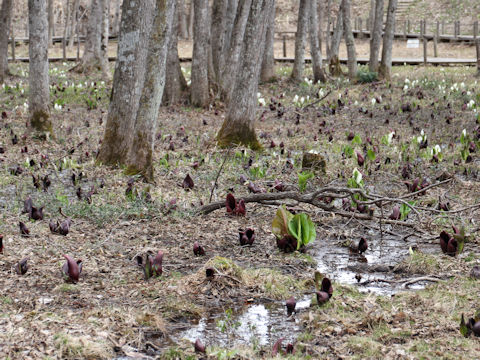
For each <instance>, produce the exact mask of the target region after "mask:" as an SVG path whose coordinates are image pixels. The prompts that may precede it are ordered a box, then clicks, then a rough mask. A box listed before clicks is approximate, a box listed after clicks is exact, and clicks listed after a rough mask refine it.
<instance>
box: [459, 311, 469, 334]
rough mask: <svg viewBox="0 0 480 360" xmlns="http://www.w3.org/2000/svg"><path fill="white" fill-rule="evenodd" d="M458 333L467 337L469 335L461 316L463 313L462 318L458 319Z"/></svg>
mask: <svg viewBox="0 0 480 360" xmlns="http://www.w3.org/2000/svg"><path fill="white" fill-rule="evenodd" d="M460 334H462V335H463V336H464V337H468V335H470V331H469V330H468V328H467V324H465V318H464V317H463V314H462V320H460Z"/></svg>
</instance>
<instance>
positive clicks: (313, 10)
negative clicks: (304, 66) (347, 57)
mask: <svg viewBox="0 0 480 360" xmlns="http://www.w3.org/2000/svg"><path fill="white" fill-rule="evenodd" d="M308 1H309V3H310V4H309V5H310V9H309V10H308V11H309V12H310V21H309V22H308V23H309V27H310V31H309V33H310V54H311V55H312V69H313V82H314V83H317V82H318V81H321V82H325V81H326V80H327V78H326V76H325V73H324V72H323V68H322V51H321V50H320V44H319V36H318V20H317V13H318V12H317V0H308Z"/></svg>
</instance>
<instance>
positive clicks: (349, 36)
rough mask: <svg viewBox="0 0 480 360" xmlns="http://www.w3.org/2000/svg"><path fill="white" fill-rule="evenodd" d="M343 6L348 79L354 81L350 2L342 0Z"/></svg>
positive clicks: (353, 45)
mask: <svg viewBox="0 0 480 360" xmlns="http://www.w3.org/2000/svg"><path fill="white" fill-rule="evenodd" d="M342 2H343V6H342V10H343V28H344V29H345V31H344V34H345V43H346V45H347V54H348V60H347V65H348V77H349V78H350V80H355V78H356V76H357V55H356V52H355V39H354V37H353V31H352V23H351V21H350V0H342Z"/></svg>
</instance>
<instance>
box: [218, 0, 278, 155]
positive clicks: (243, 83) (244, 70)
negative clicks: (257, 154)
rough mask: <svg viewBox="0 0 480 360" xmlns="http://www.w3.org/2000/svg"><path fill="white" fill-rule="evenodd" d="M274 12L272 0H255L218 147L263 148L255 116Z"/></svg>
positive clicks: (219, 134)
mask: <svg viewBox="0 0 480 360" xmlns="http://www.w3.org/2000/svg"><path fill="white" fill-rule="evenodd" d="M271 11H273V0H253V1H252V4H251V7H250V13H249V16H248V21H247V25H246V28H245V37H244V49H245V50H244V53H243V56H242V58H243V63H242V66H241V68H240V71H238V74H237V79H236V82H235V85H234V90H233V97H232V98H234V99H235V102H233V101H231V102H230V103H229V104H228V112H227V116H226V118H225V121H224V122H223V125H222V127H221V128H220V130H219V132H218V134H217V143H218V145H219V146H222V147H227V146H235V145H239V144H243V145H245V146H249V147H251V148H252V149H260V148H261V145H260V143H259V142H258V140H257V136H256V134H255V115H256V114H255V113H256V109H257V90H258V80H259V76H260V67H261V64H262V62H261V59H262V57H263V51H264V48H265V37H266V32H267V26H266V23H267V19H268V16H269V14H270V12H271Z"/></svg>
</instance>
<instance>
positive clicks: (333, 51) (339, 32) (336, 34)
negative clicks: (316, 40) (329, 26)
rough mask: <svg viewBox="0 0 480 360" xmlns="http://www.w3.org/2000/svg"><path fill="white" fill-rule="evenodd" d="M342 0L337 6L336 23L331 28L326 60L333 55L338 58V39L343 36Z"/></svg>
mask: <svg viewBox="0 0 480 360" xmlns="http://www.w3.org/2000/svg"><path fill="white" fill-rule="evenodd" d="M342 4H343V2H342V3H340V6H339V8H338V16H337V24H336V26H335V29H334V30H333V36H332V44H331V45H330V54H329V56H328V60H329V62H330V60H331V59H332V58H333V57H336V58H337V59H338V51H339V49H340V41H341V40H342V37H343V10H342V7H343V5H342Z"/></svg>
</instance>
